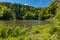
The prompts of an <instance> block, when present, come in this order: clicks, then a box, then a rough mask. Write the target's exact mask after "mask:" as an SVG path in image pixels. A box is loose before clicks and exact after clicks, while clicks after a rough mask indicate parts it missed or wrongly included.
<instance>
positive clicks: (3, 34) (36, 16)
mask: <svg viewBox="0 0 60 40" xmlns="http://www.w3.org/2000/svg"><path fill="white" fill-rule="evenodd" d="M0 20H39V21H41V20H42V23H41V24H39V25H33V26H31V25H29V26H25V25H24V27H21V26H14V25H13V26H14V27H13V26H12V27H11V26H9V25H6V26H4V25H1V24H0V40H60V0H54V1H53V2H51V3H50V5H49V6H48V7H46V8H35V7H32V6H28V5H21V4H12V3H8V2H0ZM11 22H12V21H11Z"/></svg>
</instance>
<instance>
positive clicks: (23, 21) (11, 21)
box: [0, 20, 41, 27]
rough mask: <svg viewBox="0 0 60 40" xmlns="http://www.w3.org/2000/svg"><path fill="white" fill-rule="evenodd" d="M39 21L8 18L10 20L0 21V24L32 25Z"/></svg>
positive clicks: (37, 23)
mask: <svg viewBox="0 0 60 40" xmlns="http://www.w3.org/2000/svg"><path fill="white" fill-rule="evenodd" d="M40 23H41V22H40V21H38V20H10V21H0V25H2V26H11V27H12V26H20V27H23V26H24V27H25V26H27V27H28V26H33V25H39V24H40Z"/></svg>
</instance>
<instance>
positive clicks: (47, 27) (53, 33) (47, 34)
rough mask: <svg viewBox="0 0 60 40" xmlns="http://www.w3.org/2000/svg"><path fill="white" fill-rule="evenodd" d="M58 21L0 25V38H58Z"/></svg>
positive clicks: (4, 39)
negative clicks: (29, 24) (23, 25)
mask: <svg viewBox="0 0 60 40" xmlns="http://www.w3.org/2000/svg"><path fill="white" fill-rule="evenodd" d="M59 37H60V23H59V22H58V21H57V20H56V21H55V22H54V23H49V22H46V23H42V24H41V25H34V26H32V27H19V26H15V27H10V26H0V40H60V38H59Z"/></svg>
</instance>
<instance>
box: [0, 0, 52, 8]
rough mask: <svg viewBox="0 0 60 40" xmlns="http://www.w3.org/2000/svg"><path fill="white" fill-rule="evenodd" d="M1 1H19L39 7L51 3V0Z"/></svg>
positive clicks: (3, 0) (19, 0)
mask: <svg viewBox="0 0 60 40" xmlns="http://www.w3.org/2000/svg"><path fill="white" fill-rule="evenodd" d="M0 2H11V3H19V4H23V5H29V6H33V7H36V8H39V7H48V5H49V4H50V3H51V0H0Z"/></svg>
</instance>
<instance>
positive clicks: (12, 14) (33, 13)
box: [0, 2, 56, 20]
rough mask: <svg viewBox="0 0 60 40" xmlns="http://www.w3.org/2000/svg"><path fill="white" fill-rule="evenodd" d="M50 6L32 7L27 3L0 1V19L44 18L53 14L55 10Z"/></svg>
mask: <svg viewBox="0 0 60 40" xmlns="http://www.w3.org/2000/svg"><path fill="white" fill-rule="evenodd" d="M52 7H53V5H51V6H49V7H47V8H34V7H32V6H28V5H21V4H12V3H8V2H0V20H11V19H19V20H23V19H25V20H45V19H49V18H51V17H53V16H54V15H55V11H56V10H55V8H52ZM53 11H54V12H53Z"/></svg>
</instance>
